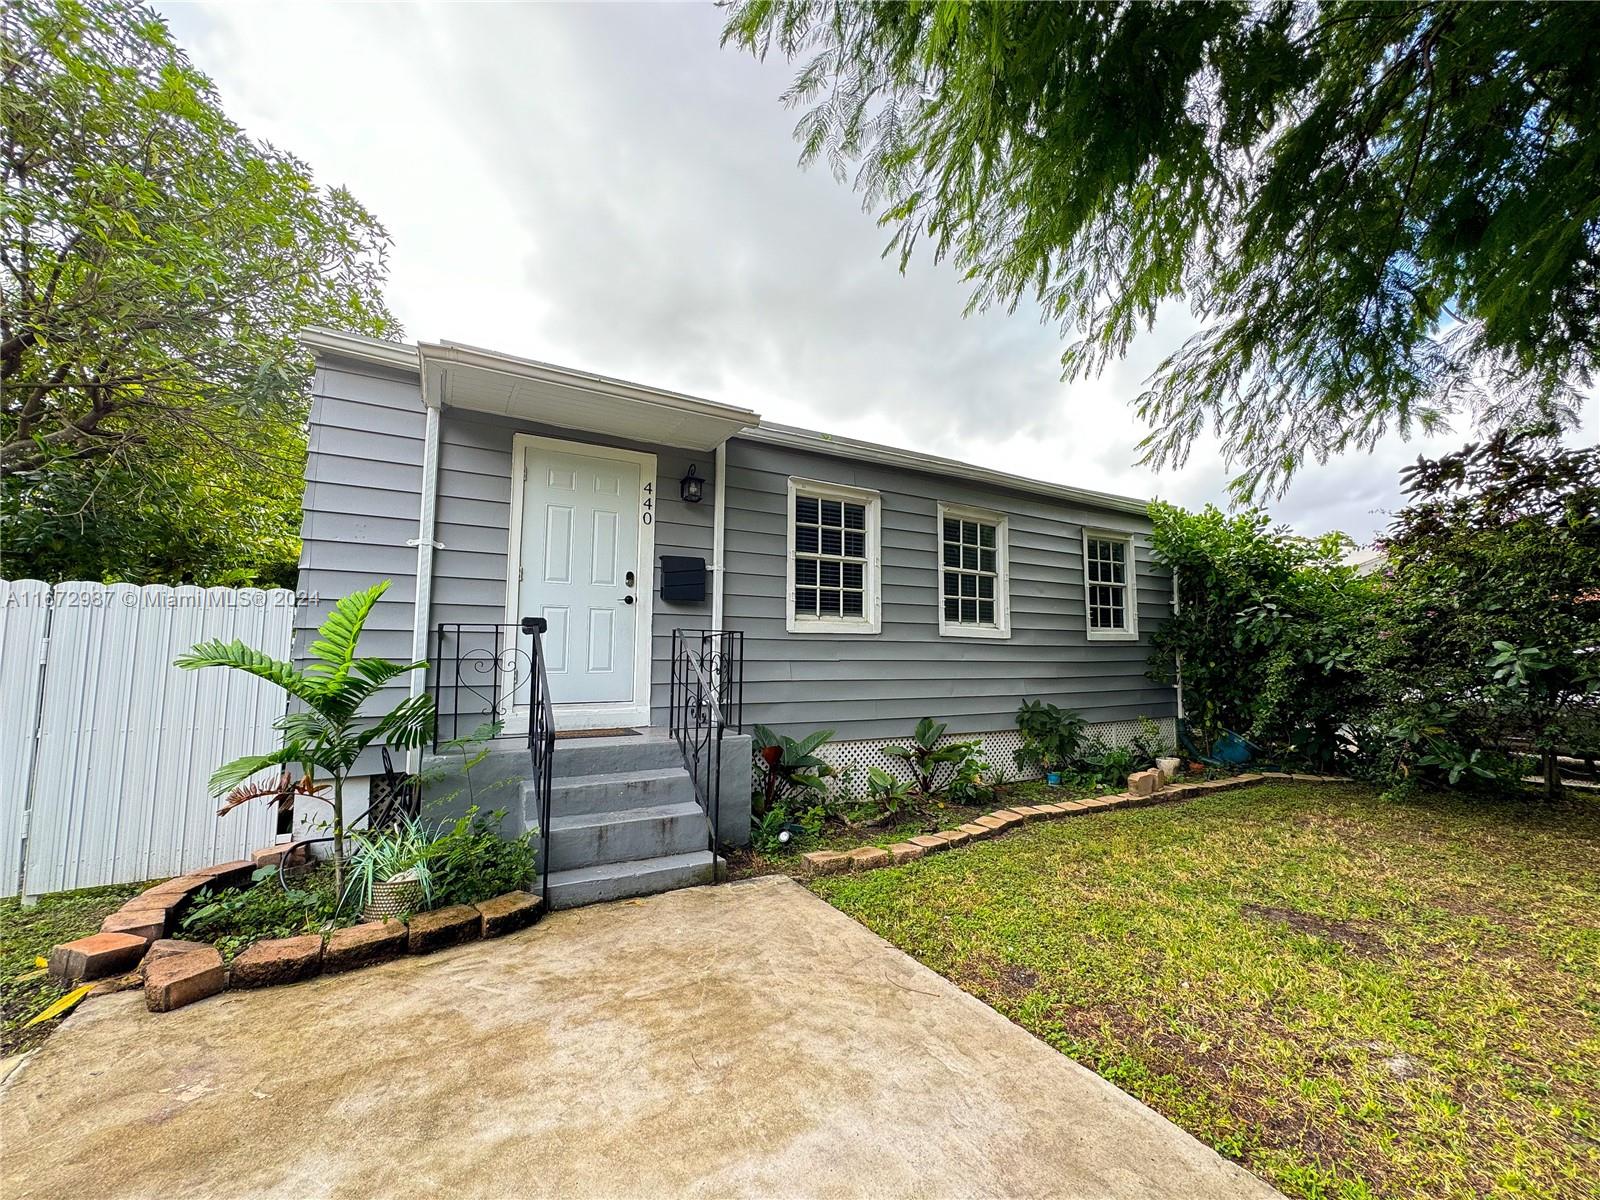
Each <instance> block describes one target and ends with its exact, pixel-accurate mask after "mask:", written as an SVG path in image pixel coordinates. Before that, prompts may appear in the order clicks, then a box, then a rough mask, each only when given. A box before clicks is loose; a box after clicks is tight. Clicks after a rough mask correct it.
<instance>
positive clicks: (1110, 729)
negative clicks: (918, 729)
mask: <svg viewBox="0 0 1600 1200" xmlns="http://www.w3.org/2000/svg"><path fill="white" fill-rule="evenodd" d="M1156 726H1157V727H1158V728H1159V729H1160V730H1161V738H1162V740H1163V741H1164V742H1165V743H1166V744H1167V745H1168V746H1169V747H1170V746H1172V745H1174V744H1175V743H1176V742H1177V736H1178V733H1177V722H1176V721H1175V720H1174V719H1173V718H1172V717H1162V718H1160V719H1158V720H1156ZM1138 733H1139V722H1138V721H1102V722H1100V723H1098V724H1091V725H1090V726H1089V735H1090V736H1092V737H1096V738H1099V739H1100V740H1101V741H1102V742H1104V743H1105V744H1106V745H1107V746H1110V747H1113V748H1115V747H1127V746H1131V745H1132V744H1133V739H1134V738H1135V737H1136V736H1137V735H1138ZM950 742H979V743H981V745H980V747H979V749H980V752H981V753H982V754H983V756H984V758H986V759H988V760H989V762H990V763H991V764H992V765H994V766H996V767H999V768H1000V769H1001V770H1003V771H1004V772H1005V773H1006V775H1007V776H1008V777H1010V778H1012V779H1019V778H1020V779H1036V778H1038V774H1037V772H1033V773H1027V774H1024V773H1022V772H1019V771H1018V770H1017V764H1016V760H1015V759H1013V758H1012V754H1013V753H1014V752H1015V751H1016V750H1017V749H1018V747H1020V746H1021V745H1022V735H1021V734H1020V733H1018V732H1017V731H1016V730H1015V729H997V730H994V731H993V732H991V733H963V734H951V735H949V736H947V737H945V738H943V739H942V740H941V742H940V745H945V744H948V743H950ZM910 744H911V739H910V738H881V739H878V740H873V741H861V742H829V743H828V744H827V745H826V746H824V747H822V749H820V750H818V751H817V757H818V758H820V759H822V760H823V761H824V762H826V763H827V764H828V765H829V766H831V767H832V768H833V769H834V770H835V771H838V772H839V775H838V776H836V777H835V787H836V789H839V790H843V791H846V792H848V793H852V794H857V795H859V794H860V793H862V792H864V791H865V790H866V786H867V768H868V767H881V768H883V769H884V770H885V771H888V772H889V773H890V774H891V775H899V776H900V777H901V778H903V779H909V778H910V777H911V776H910V773H909V772H908V771H907V770H906V768H905V763H904V761H903V760H901V759H897V758H892V757H890V756H889V755H887V754H885V753H884V752H883V748H884V747H885V746H909V745H910Z"/></svg>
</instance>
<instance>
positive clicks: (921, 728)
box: [867, 717, 977, 796]
mask: <svg viewBox="0 0 1600 1200" xmlns="http://www.w3.org/2000/svg"><path fill="white" fill-rule="evenodd" d="M948 728H949V725H948V724H946V723H944V722H935V721H934V719H933V718H932V717H923V718H922V720H920V721H918V722H917V727H916V729H914V730H913V731H912V733H911V745H909V746H885V747H884V748H883V752H884V753H885V754H887V755H889V756H890V757H891V758H903V759H905V760H906V762H907V763H908V764H909V765H910V768H911V772H912V775H913V776H914V777H915V778H914V783H915V784H916V788H917V791H919V792H921V793H922V794H923V795H924V796H933V795H937V794H938V791H939V775H940V768H941V767H946V766H954V765H955V764H957V763H960V762H962V761H963V760H964V759H966V758H967V757H968V755H970V754H971V753H972V752H973V750H974V749H976V747H977V743H976V742H953V743H951V744H950V745H948V746H940V745H939V739H940V738H942V737H944V731H945V730H946V729H948ZM880 774H882V772H880ZM867 790H868V794H869V795H870V794H872V784H871V781H870V780H869V782H868V784H867ZM881 790H882V789H881V788H880V791H881Z"/></svg>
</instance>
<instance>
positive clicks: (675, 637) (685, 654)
mask: <svg viewBox="0 0 1600 1200" xmlns="http://www.w3.org/2000/svg"><path fill="white" fill-rule="evenodd" d="M743 707H744V634H742V633H736V632H731V631H726V630H715V631H705V630H698V629H674V630H673V631H672V676H671V687H670V689H669V692H668V727H669V730H670V732H671V734H672V737H673V738H674V740H676V741H677V743H678V749H679V751H680V752H681V753H682V754H683V763H684V766H685V767H687V768H688V770H689V778H690V781H691V782H692V783H693V784H694V798H695V801H696V802H697V803H698V804H699V805H700V808H701V811H703V812H704V813H705V814H706V821H707V823H708V824H709V826H710V831H709V833H708V835H707V848H708V849H709V850H710V851H711V860H712V864H713V867H714V866H715V864H716V858H717V853H718V851H719V849H720V840H719V838H718V836H717V834H718V828H717V827H718V819H719V817H720V816H721V809H722V737H723V734H724V733H725V732H726V731H727V730H728V729H729V728H732V729H733V730H735V731H736V732H738V731H741V730H742V729H743V724H742V721H743V716H742V710H743Z"/></svg>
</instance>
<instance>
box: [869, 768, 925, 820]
mask: <svg viewBox="0 0 1600 1200" xmlns="http://www.w3.org/2000/svg"><path fill="white" fill-rule="evenodd" d="M922 794H923V795H926V794H927V793H925V792H924V793H922ZM912 802H913V797H912V785H911V784H910V783H908V782H907V781H906V780H904V779H898V778H896V777H895V776H893V775H891V774H889V772H887V771H885V770H884V769H883V768H882V767H868V768H867V804H868V806H869V808H870V817H871V819H872V820H873V821H887V820H891V819H893V818H894V817H897V816H899V815H900V814H901V813H903V812H905V811H906V810H907V809H909V808H910V807H911V806H912Z"/></svg>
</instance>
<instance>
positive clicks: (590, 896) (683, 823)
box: [522, 734, 722, 908]
mask: <svg viewBox="0 0 1600 1200" xmlns="http://www.w3.org/2000/svg"><path fill="white" fill-rule="evenodd" d="M552 775H553V777H554V778H553V780H552V785H551V793H550V828H549V829H548V830H547V831H545V834H544V836H543V837H542V838H541V845H542V848H541V853H542V854H546V855H548V856H549V858H548V861H549V870H550V907H551V908H576V907H578V906H580V905H584V904H596V903H599V902H600V901H603V900H621V899H626V898H628V897H631V896H647V895H651V894H653V893H655V892H665V891H670V890H671V889H673V888H680V887H692V886H694V885H696V884H701V883H713V882H715V880H716V877H717V873H718V869H719V868H720V867H721V865H722V862H721V860H720V859H718V860H717V861H716V862H715V863H714V862H713V861H712V857H711V851H710V849H709V846H708V841H709V829H708V826H707V822H706V816H705V813H704V812H703V811H702V810H701V808H700V805H699V804H698V803H696V801H695V798H694V786H693V784H692V783H691V781H690V779H689V772H688V771H687V770H686V769H685V768H684V765H683V758H682V755H681V753H680V752H679V750H678V746H677V743H676V742H674V741H672V740H671V739H670V738H668V737H665V736H663V735H660V734H654V735H652V734H646V735H643V736H635V737H603V738H575V739H563V740H561V741H558V742H557V743H556V753H555V761H554V763H553V764H552ZM522 803H523V814H524V817H525V819H526V820H527V822H528V823H529V824H536V823H537V822H538V801H537V797H536V795H535V793H534V788H533V783H532V781H531V780H530V781H527V782H525V783H524V784H523V785H522Z"/></svg>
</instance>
